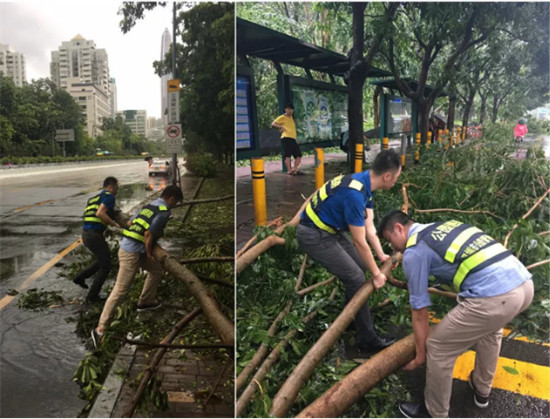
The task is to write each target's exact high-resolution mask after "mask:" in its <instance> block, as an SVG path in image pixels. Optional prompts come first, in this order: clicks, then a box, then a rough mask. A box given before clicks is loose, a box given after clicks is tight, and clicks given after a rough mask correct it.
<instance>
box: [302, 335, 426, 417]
mask: <svg viewBox="0 0 550 419" xmlns="http://www.w3.org/2000/svg"><path fill="white" fill-rule="evenodd" d="M415 353H416V351H415V343H414V334H410V335H409V336H407V337H406V338H403V339H401V340H399V341H397V342H395V343H394V344H393V345H391V346H389V347H387V348H386V349H384V350H383V351H381V352H378V353H377V354H376V355H374V356H373V357H372V358H370V359H369V360H367V361H365V362H363V363H362V364H361V365H360V366H359V367H357V368H355V369H354V370H353V371H352V372H351V373H349V374H348V375H347V376H346V377H345V378H344V379H343V380H341V381H339V382H337V383H336V384H334V385H333V386H332V387H331V388H330V389H328V390H327V391H326V392H325V393H324V394H323V395H322V396H321V397H319V398H318V399H317V400H315V401H314V402H313V403H312V404H310V405H309V406H308V407H306V408H305V409H304V410H302V411H301V412H300V413H299V414H298V415H297V416H296V417H297V418H337V417H340V416H341V415H342V414H343V413H344V412H345V411H346V410H347V409H348V408H349V407H350V406H351V405H352V404H353V403H354V402H355V401H357V400H358V399H359V398H360V397H362V396H363V395H364V394H366V393H368V392H369V391H370V390H372V388H373V387H375V386H376V385H377V384H378V383H379V382H380V381H382V380H383V379H384V378H386V377H387V376H388V375H390V374H392V373H393V372H395V371H397V370H398V369H399V368H401V367H402V366H404V365H405V364H407V363H408V362H409V361H411V360H412V359H413V358H414V356H415Z"/></svg>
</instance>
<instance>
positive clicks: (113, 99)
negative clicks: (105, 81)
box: [109, 77, 118, 119]
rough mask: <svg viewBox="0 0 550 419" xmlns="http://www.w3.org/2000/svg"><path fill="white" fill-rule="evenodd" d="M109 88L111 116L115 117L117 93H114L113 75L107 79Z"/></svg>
mask: <svg viewBox="0 0 550 419" xmlns="http://www.w3.org/2000/svg"><path fill="white" fill-rule="evenodd" d="M109 85H110V87H109V90H110V91H111V100H110V105H111V118H112V119H115V116H116V113H117V112H118V104H117V93H116V79H115V78H114V77H111V78H110V79H109Z"/></svg>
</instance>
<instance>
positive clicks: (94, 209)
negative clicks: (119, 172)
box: [73, 176, 120, 303]
mask: <svg viewBox="0 0 550 419" xmlns="http://www.w3.org/2000/svg"><path fill="white" fill-rule="evenodd" d="M117 192H118V181H117V179H116V178H114V177H112V176H109V177H107V178H106V179H105V180H104V181H103V190H102V191H101V192H100V193H99V194H98V195H95V196H93V197H92V198H90V199H88V202H87V204H86V209H85V210H84V226H83V227H82V242H83V243H84V246H86V247H87V248H88V249H89V250H90V252H92V253H93V254H94V256H95V258H96V260H95V261H94V262H93V263H92V264H91V265H90V266H88V267H87V268H86V269H84V270H83V271H82V272H81V273H80V274H78V276H77V277H76V278H75V279H73V282H74V283H75V284H77V285H80V286H81V287H82V288H85V289H87V288H88V285H87V284H86V279H87V278H89V277H91V276H92V275H94V274H96V273H97V275H96V277H95V279H94V282H93V283H92V286H91V287H90V290H89V291H88V296H87V297H86V299H87V300H88V301H89V302H92V303H94V302H98V301H104V300H105V299H104V298H100V296H99V292H100V291H101V287H102V286H103V284H104V282H105V279H106V278H107V275H109V272H110V271H111V252H110V250H109V245H108V244H107V242H106V241H105V237H104V236H103V233H104V231H105V229H106V226H112V227H116V228H120V226H119V225H118V223H117V222H116V221H115V220H114V218H115V195H116V194H117Z"/></svg>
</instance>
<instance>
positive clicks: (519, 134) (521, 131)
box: [514, 119, 529, 143]
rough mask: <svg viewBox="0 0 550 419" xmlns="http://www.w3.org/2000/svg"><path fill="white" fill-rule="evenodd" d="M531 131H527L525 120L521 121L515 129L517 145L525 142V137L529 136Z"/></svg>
mask: <svg viewBox="0 0 550 419" xmlns="http://www.w3.org/2000/svg"><path fill="white" fill-rule="evenodd" d="M528 132H529V130H528V129H527V122H526V121H525V119H520V120H519V121H518V123H517V125H516V126H515V127H514V138H515V139H516V143H520V142H523V137H525V134H527V133H528Z"/></svg>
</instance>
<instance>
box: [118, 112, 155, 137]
mask: <svg viewBox="0 0 550 419" xmlns="http://www.w3.org/2000/svg"><path fill="white" fill-rule="evenodd" d="M117 115H120V116H122V119H123V121H124V123H125V124H126V125H128V126H129V127H130V129H131V130H132V132H133V133H134V134H138V135H143V136H144V137H146V136H147V132H148V131H149V119H147V111H146V110H144V109H143V110H142V109H139V110H135V109H129V110H126V111H120V112H117Z"/></svg>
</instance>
